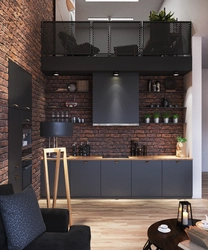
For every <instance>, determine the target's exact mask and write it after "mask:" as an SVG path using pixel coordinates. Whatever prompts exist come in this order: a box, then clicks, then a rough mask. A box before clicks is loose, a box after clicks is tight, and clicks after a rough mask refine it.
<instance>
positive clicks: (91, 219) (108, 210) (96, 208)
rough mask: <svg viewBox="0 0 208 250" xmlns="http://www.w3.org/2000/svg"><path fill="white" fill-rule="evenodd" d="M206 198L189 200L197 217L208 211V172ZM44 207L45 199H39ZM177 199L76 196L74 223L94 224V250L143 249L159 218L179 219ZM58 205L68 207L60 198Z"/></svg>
mask: <svg viewBox="0 0 208 250" xmlns="http://www.w3.org/2000/svg"><path fill="white" fill-rule="evenodd" d="M202 182H203V189H202V193H203V196H202V199H188V201H189V202H190V203H191V204H192V210H193V211H192V212H193V216H194V218H197V219H205V214H208V173H205V174H203V181H202ZM39 203H40V206H41V207H45V206H46V201H45V200H40V201H39ZM178 203H179V200H177V199H119V200H115V199H73V200H72V218H73V224H85V225H89V226H90V227H91V234H92V240H91V249H92V250H102V249H108V250H111V249H112V250H117V249H119V250H133V249H135V250H136V249H137V250H141V249H143V246H144V244H145V242H146V240H147V229H148V227H149V226H150V225H151V224H152V223H154V222H155V221H158V220H162V219H167V218H176V217H177V208H178ZM57 207H63V208H65V207H67V206H66V200H58V202H57Z"/></svg>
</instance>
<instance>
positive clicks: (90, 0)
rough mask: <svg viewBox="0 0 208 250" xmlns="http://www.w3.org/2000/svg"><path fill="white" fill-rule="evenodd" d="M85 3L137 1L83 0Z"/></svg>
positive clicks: (129, 0) (137, 0)
mask: <svg viewBox="0 0 208 250" xmlns="http://www.w3.org/2000/svg"><path fill="white" fill-rule="evenodd" d="M85 2H111V3H113V2H127V3H129V2H139V0H85Z"/></svg>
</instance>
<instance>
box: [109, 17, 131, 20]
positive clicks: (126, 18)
mask: <svg viewBox="0 0 208 250" xmlns="http://www.w3.org/2000/svg"><path fill="white" fill-rule="evenodd" d="M133 20H134V18H133V17H111V18H110V21H133Z"/></svg>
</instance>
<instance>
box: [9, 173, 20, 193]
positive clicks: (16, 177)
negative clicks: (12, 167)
mask: <svg viewBox="0 0 208 250" xmlns="http://www.w3.org/2000/svg"><path fill="white" fill-rule="evenodd" d="M9 183H12V185H13V188H14V192H15V193H19V192H21V191H22V168H20V169H18V170H16V171H14V172H12V173H11V174H9Z"/></svg>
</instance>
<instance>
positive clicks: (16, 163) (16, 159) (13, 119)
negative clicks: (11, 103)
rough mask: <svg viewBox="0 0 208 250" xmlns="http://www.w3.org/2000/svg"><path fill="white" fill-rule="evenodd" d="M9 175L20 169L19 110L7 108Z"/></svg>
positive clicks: (20, 126) (20, 134) (20, 127)
mask: <svg viewBox="0 0 208 250" xmlns="http://www.w3.org/2000/svg"><path fill="white" fill-rule="evenodd" d="M8 128H9V130H8V132H9V134H8V139H9V174H10V173H12V172H13V171H15V170H17V169H19V168H21V167H22V124H21V110H17V109H13V108H9V123H8Z"/></svg>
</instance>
